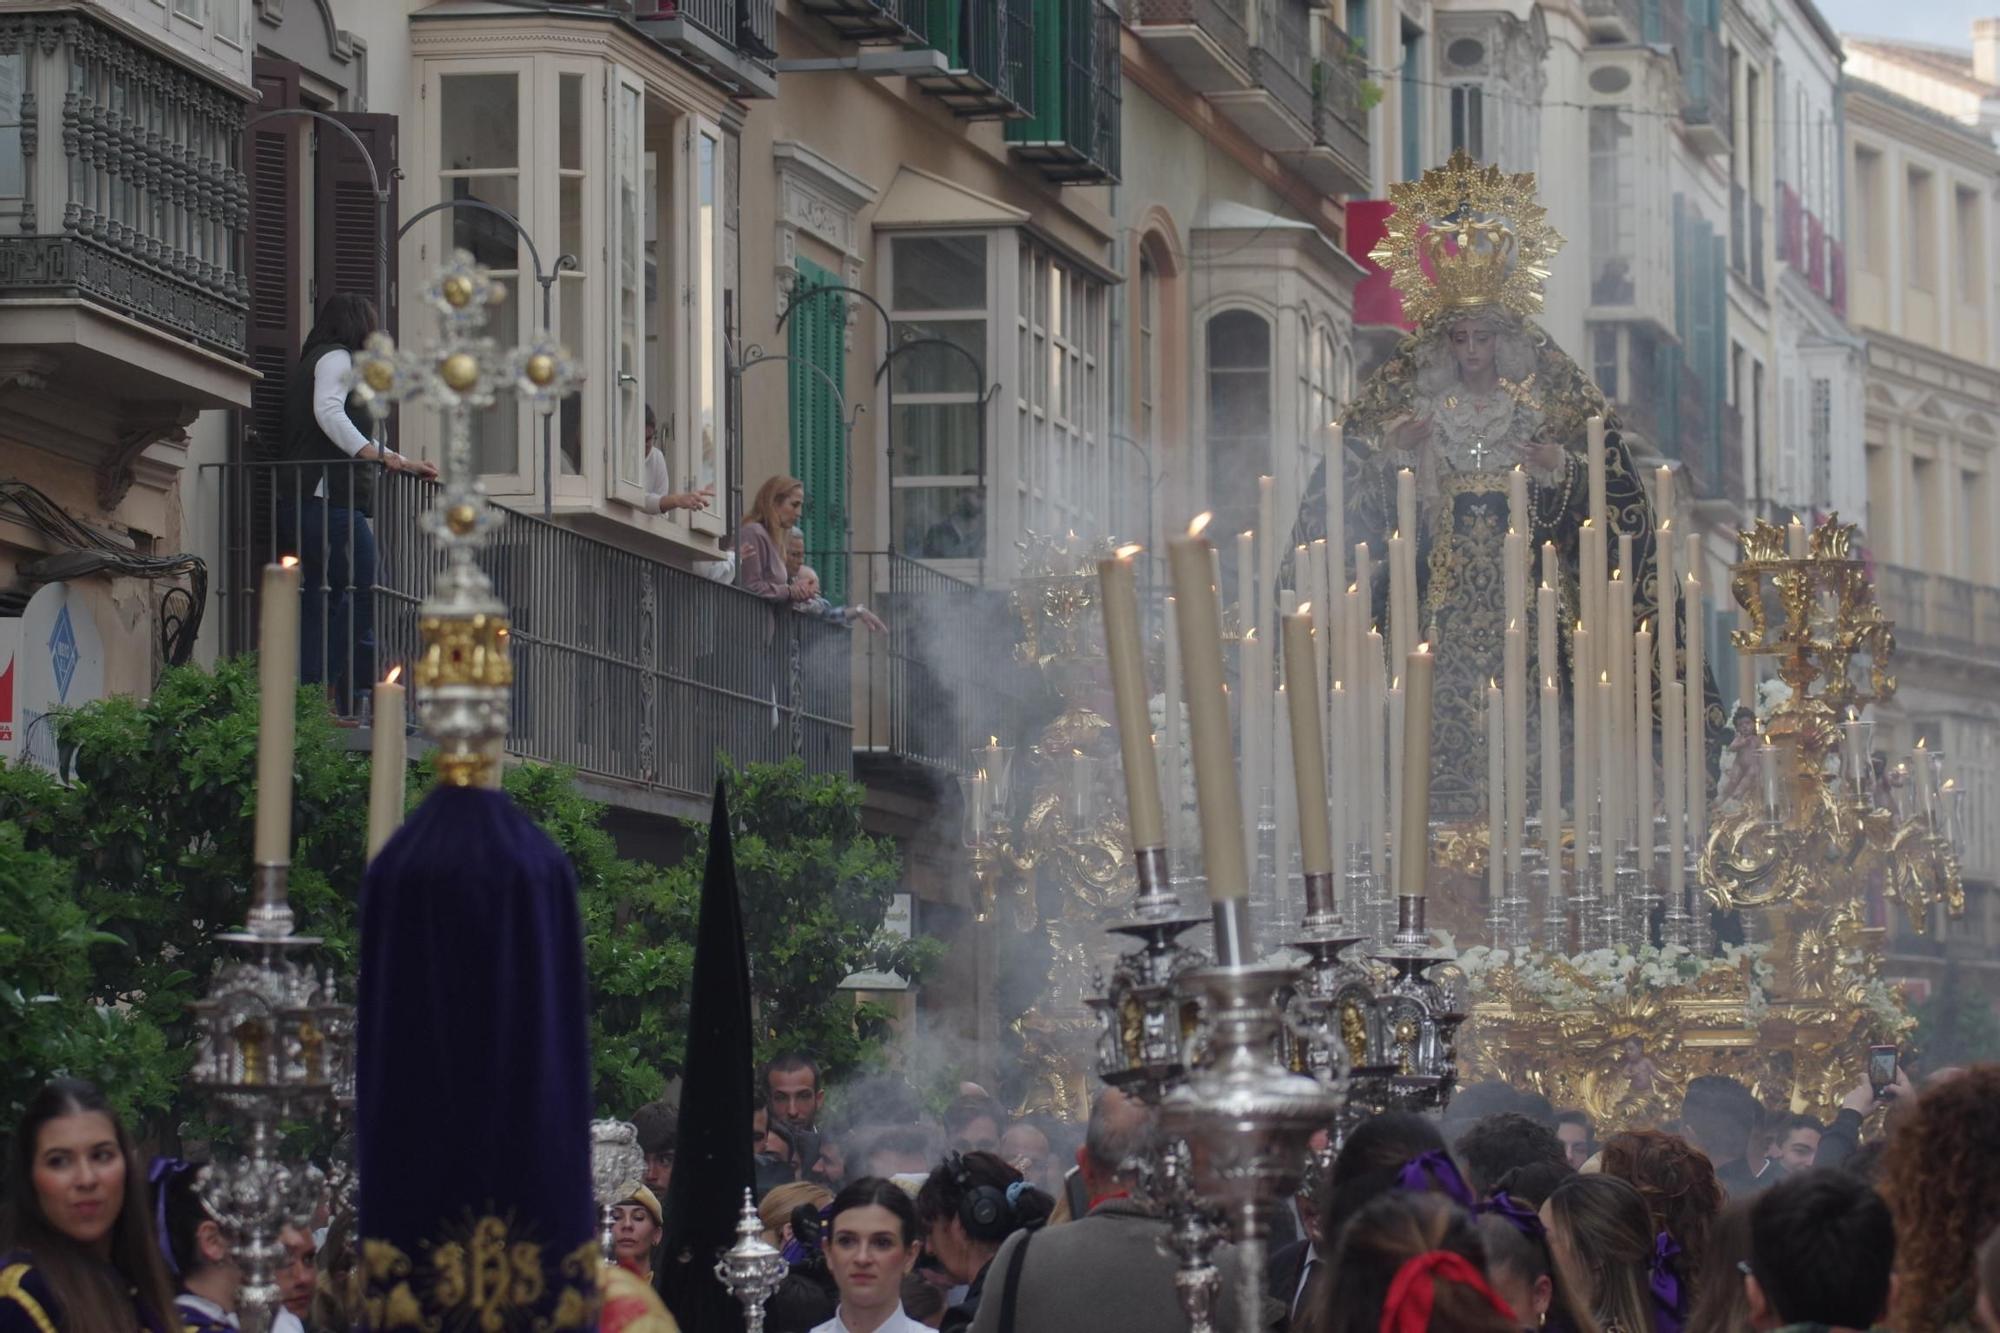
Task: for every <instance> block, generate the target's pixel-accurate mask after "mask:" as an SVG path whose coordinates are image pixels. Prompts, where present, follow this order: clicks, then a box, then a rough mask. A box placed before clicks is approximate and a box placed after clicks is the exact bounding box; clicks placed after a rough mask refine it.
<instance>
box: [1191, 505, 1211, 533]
mask: <svg viewBox="0 0 2000 1333" xmlns="http://www.w3.org/2000/svg"><path fill="white" fill-rule="evenodd" d="M1214 517H1215V515H1214V514H1213V513H1211V512H1209V511H1208V510H1203V511H1202V512H1201V513H1199V514H1196V515H1195V516H1194V522H1192V523H1190V524H1188V536H1190V537H1199V536H1201V534H1202V533H1204V532H1206V531H1207V530H1208V523H1209V520H1210V519H1212V518H1214Z"/></svg>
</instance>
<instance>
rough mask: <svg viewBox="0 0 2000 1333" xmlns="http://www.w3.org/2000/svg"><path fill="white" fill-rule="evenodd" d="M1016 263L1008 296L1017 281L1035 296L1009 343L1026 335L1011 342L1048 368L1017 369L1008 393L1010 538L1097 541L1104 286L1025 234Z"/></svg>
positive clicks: (1101, 515) (1100, 496)
mask: <svg viewBox="0 0 2000 1333" xmlns="http://www.w3.org/2000/svg"><path fill="white" fill-rule="evenodd" d="M1015 264H1016V271H1015V278H1016V289H1017V291H1018V290H1019V289H1020V288H1021V285H1022V281H1023V279H1024V278H1025V279H1026V280H1027V281H1028V283H1029V284H1030V286H1029V290H1031V291H1032V292H1033V293H1034V298H1035V301H1034V308H1033V309H1032V310H1017V311H1016V312H1015V328H1016V331H1017V338H1018V336H1019V335H1022V334H1025V337H1024V338H1019V341H1020V345H1021V346H1023V347H1025V348H1027V349H1029V351H1030V353H1031V354H1032V355H1033V356H1035V357H1036V358H1038V359H1039V358H1040V357H1042V356H1046V357H1047V358H1048V365H1047V373H1046V374H1031V373H1029V369H1030V368H1029V367H1027V366H1023V368H1022V374H1021V377H1020V381H1019V384H1018V386H1017V392H1016V394H1015V409H1016V420H1017V429H1018V430H1019V432H1020V436H1019V439H1018V441H1017V451H1016V452H1017V454H1018V456H1019V457H1020V459H1021V467H1020V470H1019V474H1018V475H1017V477H1016V479H1015V488H1014V489H1015V495H1016V501H1017V504H1018V505H1019V510H1018V513H1017V515H1016V520H1015V523H1014V525H1013V536H1014V537H1015V538H1017V539H1018V538H1022V537H1025V536H1026V535H1027V534H1028V533H1029V532H1038V533H1044V534H1056V535H1061V534H1065V533H1068V532H1075V533H1077V534H1079V535H1082V536H1088V537H1096V536H1098V535H1100V533H1101V529H1102V525H1103V523H1104V518H1105V515H1104V493H1105V485H1104V453H1105V450H1104V440H1103V427H1102V421H1103V395H1102V378H1101V367H1102V365H1103V361H1104V355H1103V348H1104V336H1105V334H1104V304H1105V291H1104V284H1103V283H1102V282H1101V281H1099V280H1098V279H1096V278H1095V277H1094V276H1093V275H1091V274H1089V273H1086V272H1085V271H1084V270H1083V269H1082V268H1081V266H1079V265H1077V264H1075V263H1073V262H1071V261H1070V260H1068V259H1066V258H1064V257H1063V256H1061V255H1059V254H1057V253H1056V252H1054V251H1053V250H1051V249H1049V248H1048V247H1047V246H1043V245H1040V244H1037V243H1036V242H1035V241H1034V239H1033V238H1032V237H1023V238H1022V239H1021V242H1020V247H1019V252H1018V254H1017V255H1016V259H1015ZM1045 298H1046V304H1045ZM1055 315H1060V316H1061V317H1062V318H1061V319H1060V320H1059V321H1058V320H1057V319H1055V318H1053V317H1052V316H1055ZM1035 369H1037V370H1039V369H1040V367H1039V366H1037V367H1035ZM990 470H991V469H990V468H989V471H990ZM989 544H990V538H989Z"/></svg>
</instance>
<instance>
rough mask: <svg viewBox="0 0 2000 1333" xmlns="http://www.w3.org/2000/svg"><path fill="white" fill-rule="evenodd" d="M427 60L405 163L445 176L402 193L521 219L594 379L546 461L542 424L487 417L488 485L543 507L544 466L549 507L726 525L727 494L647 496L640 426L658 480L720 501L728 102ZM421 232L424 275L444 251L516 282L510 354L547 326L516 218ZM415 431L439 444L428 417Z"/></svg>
mask: <svg viewBox="0 0 2000 1333" xmlns="http://www.w3.org/2000/svg"><path fill="white" fill-rule="evenodd" d="M419 71H420V72H419V79H418V83H419V87H420V95H419V103H418V106H419V111H418V121H419V125H418V133H417V134H416V135H415V136H414V137H415V140H416V143H417V145H418V147H417V152H418V153H419V154H420V155H421V156H420V158H419V163H420V165H419V170H418V171H416V172H414V173H412V174H413V175H414V176H415V177H416V178H417V179H419V180H425V179H428V180H430V181H434V182H435V186H434V189H435V193H434V194H432V196H431V197H430V198H429V199H424V198H421V197H419V198H416V199H413V200H411V202H410V204H409V205H408V206H407V207H408V208H409V211H415V209H417V208H421V207H423V206H424V205H425V204H427V203H433V202H438V201H442V200H447V199H463V200H472V201H477V202H479V203H483V204H488V205H491V206H493V207H494V208H497V209H501V210H504V211H505V212H506V213H508V214H510V215H512V216H513V217H514V218H516V219H518V220H519V222H520V224H521V227H522V229H523V230H525V232H526V234H527V236H528V237H529V238H531V239H532V240H533V242H534V246H535V247H536V249H537V250H538V252H539V259H540V262H541V269H542V272H543V273H544V274H549V275H552V276H553V278H554V282H553V286H552V289H551V291H550V293H549V298H548V299H549V310H548V321H549V325H550V327H551V328H552V329H553V330H554V331H555V333H556V336H557V337H558V338H559V339H561V341H562V342H563V344H564V345H565V346H566V347H568V348H569V350H570V352H571V354H572V355H574V356H575V357H576V358H577V360H578V361H579V362H580V363H581V364H582V365H583V366H584V368H585V371H586V374H587V376H588V378H587V380H586V382H585V384H584V386H583V388H582V390H581V391H580V392H579V393H578V394H577V395H576V396H575V397H573V398H571V399H570V400H569V401H567V402H565V403H564V404H563V405H562V407H561V408H560V409H559V411H558V412H557V414H556V417H555V419H554V421H553V422H552V423H551V426H550V428H549V436H550V453H551V455H552V457H551V458H548V459H545V458H544V456H543V426H542V423H541V421H540V419H539V418H538V417H536V416H535V415H534V414H533V413H532V412H531V411H529V410H528V409H526V408H525V407H523V406H521V405H519V404H517V403H515V402H514V401H513V400H512V399H511V398H510V397H508V396H505V395H503V396H502V397H501V399H500V401H499V402H498V403H496V404H495V406H493V407H492V408H489V409H487V410H485V411H483V412H481V413H479V414H478V416H477V418H476V419H475V423H474V459H475V465H476V467H477V468H478V470H479V472H480V475H481V477H482V479H483V480H484V482H485V484H486V486H487V489H488V491H489V492H490V493H491V494H493V495H494V497H495V498H496V499H499V500H501V501H503V502H509V503H513V504H516V505H518V506H521V507H524V508H538V507H539V502H540V501H541V500H542V498H543V496H542V492H543V488H544V475H545V468H546V469H547V473H548V475H549V478H550V481H549V490H550V492H551V494H550V495H549V497H548V498H549V500H550V503H551V507H552V508H553V509H555V510H556V511H558V512H566V513H570V514H575V515H579V516H602V517H609V518H610V519H611V520H613V521H614V522H616V523H619V524H622V525H625V526H627V527H637V528H640V529H643V530H646V531H651V532H655V533H657V534H660V535H663V536H672V535H676V534H678V535H681V536H684V537H695V538H700V539H713V538H715V537H718V536H720V535H721V532H722V516H721V513H720V505H719V503H718V505H717V506H716V508H715V509H712V510H711V511H710V512H708V513H704V514H689V513H686V512H676V513H674V514H671V515H664V516H663V515H659V514H658V513H657V512H655V511H652V510H651V509H649V507H648V506H647V504H646V500H647V496H648V495H649V494H652V493H653V492H652V491H651V490H650V489H649V485H648V468H647V463H646V451H647V441H646V425H645V417H646V409H647V408H648V406H650V407H651V408H652V409H653V411H654V413H655V416H656V420H657V431H656V435H655V441H654V442H655V444H656V445H657V447H658V448H659V449H660V450H661V452H662V454H663V456H664V460H665V463H666V473H667V480H668V486H667V489H668V490H674V491H681V490H690V489H695V488H698V487H701V486H710V485H712V486H715V487H716V488H717V494H718V500H719V497H720V491H721V483H722V479H723V459H724V457H725V451H726V449H727V446H728V441H727V439H726V438H725V434H726V428H727V422H726V419H725V415H724V411H723V404H724V402H725V382H724V376H725V373H726V357H725V355H724V348H723V343H722V339H723V337H724V332H725V331H724V328H723V310H724V306H725V302H726V299H727V293H728V291H729V288H730V287H731V286H732V285H733V281H732V278H731V275H730V273H729V271H728V269H729V266H730V264H731V263H732V262H733V247H732V246H731V245H730V244H729V242H728V240H727V239H726V236H725V230H726V227H725V217H726V216H727V209H726V203H727V201H726V200H725V198H724V192H725V190H726V189H727V188H728V181H727V177H726V174H725V171H724V160H725V154H726V153H727V152H728V151H729V131H727V130H725V128H724V127H723V125H722V123H721V122H720V121H719V120H718V119H717V118H716V117H715V114H714V113H717V112H719V111H720V110H721V108H720V107H719V106H709V105H703V104H699V103H698V102H696V101H694V100H683V99H681V98H680V97H678V96H676V95H675V93H676V90H674V89H671V88H668V87H665V86H663V85H661V84H660V83H657V82H655V81H653V80H651V79H649V78H648V77H647V76H645V75H644V74H642V73H641V72H640V71H639V70H637V69H634V68H632V67H631V66H628V65H627V64H625V63H623V62H621V61H618V60H615V59H609V58H603V59H598V58H590V57H588V56H570V55H563V56H551V55H544V54H532V55H528V54H524V55H520V56H516V57H512V58H506V57H482V58H480V59H477V60H472V59H457V58H435V59H422V60H420V62H419ZM419 232H420V234H421V237H422V250H421V252H419V253H417V254H414V255H411V256H407V258H410V259H413V260H415V261H416V262H417V263H418V267H417V268H416V269H413V270H411V275H412V281H413V282H418V281H420V280H421V279H420V277H419V275H421V274H423V273H427V272H429V271H430V270H431V269H432V268H434V267H435V266H436V264H438V263H439V262H441V260H442V259H443V257H444V256H445V255H446V254H448V253H449V251H450V250H452V249H466V250H469V251H471V252H472V254H473V256H474V258H475V259H477V260H478V261H479V262H480V263H482V264H484V265H486V266H487V267H488V268H490V269H491V270H492V271H493V272H494V274H495V276H496V277H498V278H500V279H501V282H502V285H503V287H504V288H505V290H506V292H507V298H508V299H507V300H506V301H505V302H504V303H502V304H501V305H499V306H497V307H496V308H494V310H493V311H492V312H491V313H490V315H489V319H488V324H487V333H488V334H489V336H491V337H492V338H493V339H494V340H495V341H496V342H497V343H499V344H500V345H501V346H502V347H507V346H513V345H517V344H519V343H521V342H523V341H526V340H527V339H529V338H531V337H533V336H534V335H535V334H536V333H537V332H538V331H539V330H540V328H541V325H542V320H543V308H542V301H543V297H542V291H541V288H540V286H539V285H538V283H537V282H536V279H535V271H534V262H535V257H536V255H535V253H534V252H531V250H530V247H529V246H528V245H527V244H526V243H525V242H523V241H522V240H521V238H520V236H519V235H518V234H517V233H516V231H515V229H514V228H513V227H512V226H511V225H510V224H509V223H508V222H507V220H506V219H505V218H502V217H500V216H497V215H495V214H494V213H492V212H490V211H486V210H483V209H479V208H469V207H460V208H453V209H449V210H445V211H443V212H441V213H440V214H439V215H438V216H437V218H436V219H435V221H434V222H427V223H426V224H424V225H422V226H420V228H419ZM564 255H568V256H570V260H569V261H566V262H564V263H563V264H562V265H561V267H560V268H558V263H557V261H558V259H559V257H561V256H564ZM411 424H412V425H413V426H415V427H416V428H417V429H418V431H419V432H428V433H427V434H420V435H419V436H418V439H420V440H422V441H423V442H424V446H423V447H427V448H430V449H433V450H434V449H435V448H436V447H437V443H436V438H435V432H436V427H435V426H434V425H432V424H430V423H419V422H416V421H414V419H413V421H412V423H411ZM707 545H708V549H712V543H708V544H707Z"/></svg>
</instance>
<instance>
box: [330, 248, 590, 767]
mask: <svg viewBox="0 0 2000 1333" xmlns="http://www.w3.org/2000/svg"><path fill="white" fill-rule="evenodd" d="M506 290H507V289H506V288H505V287H503V286H502V285H500V284H499V283H497V282H495V281H494V280H493V277H492V275H491V274H489V273H488V272H487V271H486V270H485V269H483V268H481V267H479V265H477V264H475V263H474V262H473V260H472V256H471V255H469V254H467V253H466V252H465V251H463V250H458V251H454V252H453V253H452V256H451V261H450V262H449V263H447V264H446V265H445V266H444V267H443V268H442V269H440V270H439V271H438V274H437V276H436V277H434V278H432V279H431V281H430V283H429V284H428V285H427V286H425V288H424V292H423V295H424V304H426V305H428V306H429V307H430V308H431V309H432V310H433V311H435V312H436V313H437V316H438V326H439V335H440V336H439V339H438V342H437V345H436V346H435V347H434V348H432V349H430V350H428V351H421V350H419V351H411V350H409V349H406V348H398V347H397V346H396V343H395V340H394V339H392V338H391V337H389V335H388V334H386V333H375V334H372V335H370V337H369V338H368V341H367V342H366V343H365V344H364V345H363V346H362V349H361V351H360V352H359V353H357V354H356V356H355V358H354V366H353V369H352V370H350V371H349V373H348V380H347V383H348V388H349V389H350V390H351V391H352V392H353V394H354V396H355V397H357V398H359V399H360V400H361V402H362V404H363V405H364V406H365V407H366V408H367V409H368V412H369V413H370V415H372V416H374V417H377V418H381V417H384V416H387V415H388V414H389V411H390V409H391V408H392V407H393V406H394V405H395V404H396V403H398V402H421V403H428V404H430V405H431V406H433V407H435V408H437V409H439V410H440V411H441V412H443V413H444V417H445V448H444V461H443V464H442V468H441V474H442V476H441V479H442V482H443V487H444V489H443V493H442V494H441V495H440V496H439V497H438V502H437V503H436V505H435V506H433V507H432V509H431V510H430V511H429V512H428V513H426V514H425V515H424V526H425V527H426V528H427V529H428V530H429V532H430V533H431V535H432V537H433V539H434V540H436V541H437V543H438V544H439V545H440V546H441V547H443V548H444V550H445V552H446V564H445V568H444V570H443V571H442V572H441V573H440V574H439V575H438V578H437V581H436V583H435V585H434V587H433V591H432V594H431V596H430V597H429V598H427V599H425V601H424V603H423V606H422V607H421V608H420V610H419V616H420V620H419V630H420V634H421V637H422V640H423V651H422V654H421V656H420V657H419V658H418V661H417V663H416V664H415V669H414V670H413V672H412V676H413V677H414V679H415V683H416V686H417V715H418V718H419V719H420V721H421V722H422V724H423V727H424V730H425V731H426V732H427V733H428V734H429V735H430V736H431V738H432V739H433V740H435V741H436V742H437V747H438V771H439V776H440V777H441V778H442V779H443V780H444V781H446V782H448V783H453V784H456V785H459V786H470V785H474V784H478V783H483V782H485V781H487V780H489V779H490V777H491V776H492V773H493V770H494V766H495V763H496V761H497V751H498V748H499V743H500V742H503V741H504V740H505V738H506V735H507V720H508V719H507V693H508V689H509V687H511V685H512V684H513V679H514V674H513V667H512V665H511V663H510V662H509V660H508V655H507V635H508V623H507V608H506V607H505V606H504V605H502V604H501V602H500V601H499V599H498V598H497V597H495V596H494V593H493V585H492V583H491V581H490V580H488V579H487V577H486V575H485V573H484V572H483V571H481V570H480V568H479V566H478V564H477V563H476V562H475V560H474V559H473V552H474V551H475V550H476V549H477V548H478V547H479V545H480V544H481V543H482V542H483V541H484V540H485V538H486V533H487V531H488V530H489V529H490V528H491V527H492V526H493V524H494V522H495V521H496V520H495V516H494V513H493V510H492V507H491V506H490V505H489V504H488V503H487V500H486V488H485V487H484V486H483V485H481V484H480V482H479V479H478V477H477V475H476V474H475V473H474V471H473V463H472V413H473V412H474V411H475V410H477V409H479V408H483V407H490V406H492V405H493V403H494V401H495V399H496V397H497V395H498V394H499V393H500V392H501V391H503V390H511V391H513V392H514V393H515V394H516V395H517V396H519V397H520V398H522V399H524V400H525V401H527V402H528V403H530V404H532V405H533V406H534V408H535V410H536V411H538V412H541V413H543V414H547V413H550V412H553V411H555V410H556V406H557V404H558V403H560V402H561V401H562V400H563V399H564V398H566V397H568V396H569V395H570V394H572V393H574V392H575V391H576V389H577V387H578V386H579V385H580V384H582V383H583V379H584V373H583V368H582V367H581V366H579V365H578V364H577V363H576V362H575V361H574V360H572V359H571V357H570V355H569V353H568V352H567V351H565V350H564V349H563V347H562V346H561V345H560V344H559V343H557V342H555V341H554V340H553V339H552V338H550V337H549V336H548V335H547V334H546V333H543V334H538V335H537V336H536V337H535V338H534V339H533V340H532V341H530V342H529V343H527V344H526V345H525V346H522V347H518V348H515V349H513V350H512V351H505V352H503V351H502V350H501V349H500V348H499V347H498V346H497V345H496V344H495V343H494V341H493V339H491V338H488V337H485V336H484V334H483V332H482V331H483V330H484V329H485V327H486V313H487V308H488V307H489V306H492V305H495V304H497V303H499V302H500V301H501V300H503V299H505V296H506Z"/></svg>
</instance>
